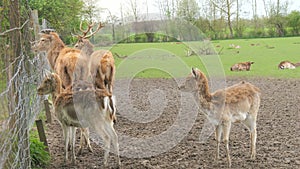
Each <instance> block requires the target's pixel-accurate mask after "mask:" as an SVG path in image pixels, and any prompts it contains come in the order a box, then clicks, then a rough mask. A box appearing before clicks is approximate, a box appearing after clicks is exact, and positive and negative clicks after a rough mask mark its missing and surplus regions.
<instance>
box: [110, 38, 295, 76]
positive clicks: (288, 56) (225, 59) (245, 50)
mask: <svg viewBox="0 0 300 169" xmlns="http://www.w3.org/2000/svg"><path fill="white" fill-rule="evenodd" d="M193 43H194V44H197V43H199V42H193ZM230 44H235V45H239V46H240V47H241V48H239V49H231V48H230V47H229V45H230ZM251 44H252V45H251ZM212 45H213V46H214V48H215V50H216V51H220V50H221V49H222V48H223V50H222V52H221V55H219V56H218V57H219V58H220V59H221V63H222V65H223V68H222V67H220V65H216V64H210V65H208V64H205V65H206V68H208V69H209V70H212V69H216V71H219V70H220V69H222V70H224V71H225V74H226V76H247V77H257V76H259V77H276V78H279V77H281V78H282V77H283V78H297V77H299V75H300V68H298V69H296V70H281V71H280V70H278V69H277V65H278V64H279V62H280V61H283V60H289V61H291V62H299V61H300V53H299V51H300V37H293V38H270V39H239V40H222V41H212ZM158 49H160V50H161V52H158V53H157V50H158ZM185 49H186V46H185V44H183V43H182V44H177V43H140V44H118V45H115V46H113V47H112V48H111V50H112V52H113V53H114V52H117V53H118V54H120V55H128V56H129V57H128V58H130V57H132V58H134V59H123V60H121V59H119V58H116V65H117V66H118V65H119V64H120V63H121V62H122V61H124V60H126V63H129V62H131V64H129V65H130V66H127V68H126V70H128V71H130V70H131V69H134V68H135V67H136V66H138V65H140V64H141V60H144V61H145V63H144V62H143V66H144V67H145V68H147V67H151V65H152V61H153V60H156V61H157V60H160V61H163V62H165V63H166V64H168V62H172V59H171V60H169V59H166V58H164V57H163V55H168V56H169V55H174V56H176V58H177V59H178V60H181V61H183V62H185V63H186V64H187V65H186V67H192V66H193V67H199V68H200V69H202V70H204V71H206V70H205V67H204V66H203V62H202V61H203V60H201V59H199V57H197V56H191V57H186V56H185V55H186V54H185ZM168 52H169V53H168ZM141 56H143V57H142V58H143V59H140V60H138V59H137V58H141ZM144 56H148V57H153V58H152V60H151V59H150V60H149V59H147V57H144ZM155 56H156V57H155ZM209 57H213V56H201V57H200V58H202V59H203V58H204V59H207V58H209ZM145 58H146V59H145ZM149 61H150V62H151V63H149ZM244 61H254V62H255V63H254V65H252V67H251V68H252V69H251V71H249V72H231V71H229V68H230V66H231V65H233V64H234V63H237V62H244ZM158 62H159V61H158ZM147 63H149V65H147ZM157 64H159V63H157ZM168 66H171V67H172V66H173V67H174V69H178V68H179V67H180V66H182V65H176V64H170V65H168ZM158 67H159V66H158ZM217 69H219V70H217ZM185 70H186V69H185ZM135 71H136V70H135ZM161 72H162V71H160V70H157V69H156V70H154V71H153V69H151V71H149V70H143V71H139V73H138V76H139V77H146V78H149V77H168V74H166V73H161ZM185 74H186V72H185ZM178 75H179V76H182V75H183V74H182V73H178ZM123 76H126V75H125V72H124V74H123ZM123 76H122V77H123ZM170 76H171V75H170Z"/></svg>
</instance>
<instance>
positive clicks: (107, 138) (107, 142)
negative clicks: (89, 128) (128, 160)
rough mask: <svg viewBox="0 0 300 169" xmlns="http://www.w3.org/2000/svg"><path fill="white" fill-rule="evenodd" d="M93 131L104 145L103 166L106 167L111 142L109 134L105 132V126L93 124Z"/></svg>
mask: <svg viewBox="0 0 300 169" xmlns="http://www.w3.org/2000/svg"><path fill="white" fill-rule="evenodd" d="M95 131H96V133H97V134H98V135H100V136H101V138H102V139H103V145H104V150H105V152H104V161H103V164H104V167H107V159H108V155H109V151H110V144H111V138H110V135H109V134H108V133H107V132H106V129H105V126H104V125H102V126H95Z"/></svg>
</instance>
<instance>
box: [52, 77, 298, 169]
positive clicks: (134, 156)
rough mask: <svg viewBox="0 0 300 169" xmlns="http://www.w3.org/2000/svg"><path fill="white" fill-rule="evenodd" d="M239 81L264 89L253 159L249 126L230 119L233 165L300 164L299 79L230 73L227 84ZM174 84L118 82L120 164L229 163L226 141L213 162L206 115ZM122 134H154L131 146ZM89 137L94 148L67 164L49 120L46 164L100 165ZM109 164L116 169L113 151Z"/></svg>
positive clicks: (218, 165) (100, 155) (58, 131)
mask: <svg viewBox="0 0 300 169" xmlns="http://www.w3.org/2000/svg"><path fill="white" fill-rule="evenodd" d="M241 80H247V81H249V82H251V83H253V84H255V85H256V86H258V87H259V88H260V89H261V91H262V96H261V98H262V101H261V106H260V110H259V112H258V120H257V132H258V134H257V149H256V150H257V158H256V160H254V161H252V160H250V145H249V143H250V140H249V132H248V130H247V129H246V128H245V127H244V126H243V125H242V124H233V125H232V129H231V134H230V150H231V152H230V154H231V158H232V168H255V169H256V168H300V109H299V108H300V80H296V79H290V80H286V79H272V78H259V79H258V78H256V79H241V78H228V79H227V84H228V85H232V84H234V83H237V82H239V81H241ZM177 86H178V84H177V83H176V81H175V80H172V79H144V80H142V79H134V80H132V81H126V80H117V81H116V85H115V87H114V93H115V95H116V97H117V109H118V113H117V115H118V122H117V123H116V124H115V129H116V131H117V132H118V134H119V137H120V152H121V162H122V167H123V168H125V169H126V168H133V169H139V168H172V169H173V168H176V169H177V168H182V169H184V168H192V169H194V168H227V161H226V156H225V146H224V144H221V149H220V155H221V158H220V159H219V161H215V159H214V154H215V149H216V142H215V139H214V135H211V137H209V138H208V139H207V140H206V141H204V142H200V141H199V136H200V133H201V130H202V128H203V125H204V123H205V116H204V115H203V114H202V113H201V111H200V112H199V113H198V114H195V109H196V106H195V102H193V101H192V100H193V99H191V97H187V98H185V97H184V96H182V93H181V92H180V91H179V90H178V89H177ZM157 96H161V97H157ZM130 100H131V101H130ZM185 113H186V114H185ZM158 117H159V118H158ZM174 126H175V127H174ZM178 126H179V127H178ZM174 128H175V129H174ZM169 129H174V130H172V131H171V133H169V135H168V136H170V140H168V139H166V138H163V139H161V138H157V139H156V136H160V135H164V134H165V133H168V132H169ZM123 136H127V137H129V138H137V139H140V140H146V139H148V138H150V140H151V138H154V139H152V141H150V143H149V142H141V143H140V144H138V146H137V147H136V149H135V147H134V146H133V145H135V144H134V143H132V144H131V142H130V141H128V140H126V137H123ZM77 137H79V134H77ZM91 137H92V138H91V140H92V147H93V149H94V152H93V153H91V152H88V150H87V149H85V151H84V153H83V154H82V155H79V156H77V160H76V165H71V164H69V163H68V164H65V163H64V160H63V159H64V157H63V152H64V151H63V138H62V130H61V128H60V126H59V124H58V123H57V121H54V122H53V123H52V124H47V138H48V144H49V147H50V151H51V158H52V160H51V164H50V166H49V167H48V168H49V169H54V168H87V169H89V168H104V167H103V154H104V150H103V149H102V146H101V144H99V142H98V141H96V139H95V134H94V133H93V131H92V136H91ZM167 138H168V137H167ZM78 139H79V138H78ZM78 139H77V142H76V146H77V147H76V149H77V150H78V143H79V140H78ZM160 139H161V140H160ZM157 143H158V144H157ZM143 144H144V145H143ZM168 145H171V146H168ZM143 147H145V148H143ZM138 149H140V150H138ZM109 165H110V168H117V163H116V156H115V155H114V154H113V153H111V154H110V157H109Z"/></svg>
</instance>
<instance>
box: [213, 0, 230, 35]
mask: <svg viewBox="0 0 300 169" xmlns="http://www.w3.org/2000/svg"><path fill="white" fill-rule="evenodd" d="M211 2H212V3H213V5H214V6H215V7H216V8H218V9H219V10H220V11H221V12H223V13H224V14H225V15H226V18H227V25H228V27H229V31H230V35H229V36H230V38H232V37H233V28H232V21H231V19H232V16H233V15H234V11H232V10H233V6H234V3H235V2H236V0H211Z"/></svg>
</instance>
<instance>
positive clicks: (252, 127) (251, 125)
mask: <svg viewBox="0 0 300 169" xmlns="http://www.w3.org/2000/svg"><path fill="white" fill-rule="evenodd" d="M243 123H244V124H245V126H246V127H247V128H248V129H249V131H250V158H251V159H252V160H254V159H255V155H256V137H257V135H256V117H253V116H248V117H247V119H246V120H245V121H244V122H243Z"/></svg>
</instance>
